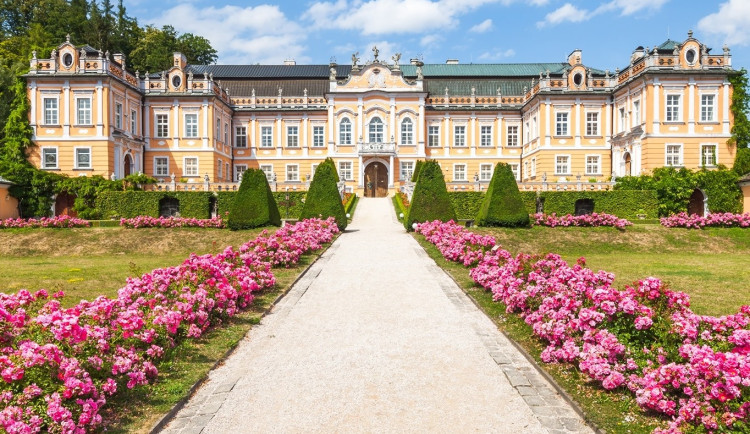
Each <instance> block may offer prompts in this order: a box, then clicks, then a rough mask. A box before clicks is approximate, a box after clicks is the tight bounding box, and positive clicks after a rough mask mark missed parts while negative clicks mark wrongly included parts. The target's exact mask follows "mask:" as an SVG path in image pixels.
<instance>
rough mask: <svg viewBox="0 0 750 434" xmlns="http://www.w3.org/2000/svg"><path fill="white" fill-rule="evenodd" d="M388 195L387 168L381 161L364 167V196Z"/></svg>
mask: <svg viewBox="0 0 750 434" xmlns="http://www.w3.org/2000/svg"><path fill="white" fill-rule="evenodd" d="M387 195H388V168H386V167H385V165H384V164H382V163H372V164H370V165H369V166H367V167H366V168H365V197H386V196H387Z"/></svg>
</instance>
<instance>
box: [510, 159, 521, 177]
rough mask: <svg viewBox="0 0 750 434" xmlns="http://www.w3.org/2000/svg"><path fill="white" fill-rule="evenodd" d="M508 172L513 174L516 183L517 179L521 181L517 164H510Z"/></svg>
mask: <svg viewBox="0 0 750 434" xmlns="http://www.w3.org/2000/svg"><path fill="white" fill-rule="evenodd" d="M510 170H511V171H512V172H513V177H515V178H516V181H518V180H519V179H521V174H520V173H518V164H517V163H515V164H511V165H510Z"/></svg>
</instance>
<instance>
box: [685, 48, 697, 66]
mask: <svg viewBox="0 0 750 434" xmlns="http://www.w3.org/2000/svg"><path fill="white" fill-rule="evenodd" d="M685 60H687V63H688V64H690V65H692V64H694V63H695V50H694V49H692V48H691V49H689V50H687V51H686V52H685Z"/></svg>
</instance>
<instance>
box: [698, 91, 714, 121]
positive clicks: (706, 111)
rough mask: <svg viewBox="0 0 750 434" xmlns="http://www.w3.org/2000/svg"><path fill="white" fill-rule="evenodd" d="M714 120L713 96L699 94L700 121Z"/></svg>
mask: <svg viewBox="0 0 750 434" xmlns="http://www.w3.org/2000/svg"><path fill="white" fill-rule="evenodd" d="M713 121H714V96H713V95H701V122H713Z"/></svg>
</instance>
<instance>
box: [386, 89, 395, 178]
mask: <svg viewBox="0 0 750 434" xmlns="http://www.w3.org/2000/svg"><path fill="white" fill-rule="evenodd" d="M388 131H389V132H390V134H388V137H386V138H385V142H388V141H389V140H390V138H391V137H393V140H394V142H395V141H396V137H397V135H398V129H397V128H396V98H395V97H391V116H390V125H389V126H388ZM391 172H393V171H392V170H391ZM391 184H393V183H391Z"/></svg>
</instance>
